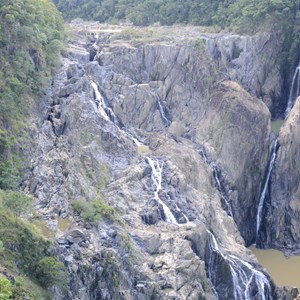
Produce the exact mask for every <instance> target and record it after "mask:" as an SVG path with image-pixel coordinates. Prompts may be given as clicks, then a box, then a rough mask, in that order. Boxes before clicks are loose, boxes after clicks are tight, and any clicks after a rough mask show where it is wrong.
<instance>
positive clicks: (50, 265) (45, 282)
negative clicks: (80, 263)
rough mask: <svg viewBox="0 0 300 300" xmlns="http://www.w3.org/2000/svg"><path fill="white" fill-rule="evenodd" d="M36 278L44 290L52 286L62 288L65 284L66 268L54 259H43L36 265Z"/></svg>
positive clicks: (49, 257)
mask: <svg viewBox="0 0 300 300" xmlns="http://www.w3.org/2000/svg"><path fill="white" fill-rule="evenodd" d="M36 278H37V279H38V281H39V283H40V284H41V285H42V286H43V287H45V288H49V287H52V286H53V285H58V286H60V287H62V288H64V287H65V286H66V284H67V273H66V268H65V266H64V264H63V263H62V262H59V261H57V260H56V259H55V258H54V257H52V256H48V257H44V258H42V259H41V260H40V261H39V262H38V264H37V268H36Z"/></svg>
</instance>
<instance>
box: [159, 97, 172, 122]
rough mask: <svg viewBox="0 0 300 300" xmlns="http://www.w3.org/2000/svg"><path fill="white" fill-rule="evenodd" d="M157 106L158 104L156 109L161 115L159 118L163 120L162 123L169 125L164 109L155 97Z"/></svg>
mask: <svg viewBox="0 0 300 300" xmlns="http://www.w3.org/2000/svg"><path fill="white" fill-rule="evenodd" d="M157 104H158V109H159V112H160V115H161V118H162V119H163V121H164V122H165V124H167V125H170V124H171V121H170V120H169V119H168V118H167V116H166V113H165V110H164V107H163V105H162V103H161V101H160V99H159V97H158V96H157Z"/></svg>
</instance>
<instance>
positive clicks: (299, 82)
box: [285, 65, 300, 117]
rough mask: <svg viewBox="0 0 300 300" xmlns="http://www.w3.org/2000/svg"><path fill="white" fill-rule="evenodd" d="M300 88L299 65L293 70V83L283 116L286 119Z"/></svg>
mask: <svg viewBox="0 0 300 300" xmlns="http://www.w3.org/2000/svg"><path fill="white" fill-rule="evenodd" d="M299 88H300V65H298V67H297V68H296V70H295V73H294V76H293V81H292V85H291V89H290V94H289V99H288V103H287V107H286V110H285V116H286V117H287V116H288V114H289V112H290V111H291V109H292V108H293V106H294V104H295V101H296V99H297V97H298V96H299V92H300V91H299Z"/></svg>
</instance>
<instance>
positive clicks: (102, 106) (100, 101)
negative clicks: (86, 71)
mask: <svg viewBox="0 0 300 300" xmlns="http://www.w3.org/2000/svg"><path fill="white" fill-rule="evenodd" d="M91 85H92V88H93V90H94V93H95V98H96V101H97V102H98V103H97V104H98V111H99V113H100V115H101V116H102V117H103V118H104V119H105V120H106V121H109V120H110V118H109V116H108V115H107V113H106V111H105V103H104V99H103V97H102V95H101V93H100V91H99V89H98V86H97V84H96V83H95V82H94V81H92V80H91Z"/></svg>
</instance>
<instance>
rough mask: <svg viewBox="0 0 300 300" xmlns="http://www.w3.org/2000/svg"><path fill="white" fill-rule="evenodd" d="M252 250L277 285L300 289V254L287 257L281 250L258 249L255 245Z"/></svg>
mask: <svg viewBox="0 0 300 300" xmlns="http://www.w3.org/2000/svg"><path fill="white" fill-rule="evenodd" d="M250 250H251V251H252V252H253V254H254V255H255V256H256V258H257V259H258V261H259V262H260V264H261V265H262V266H263V267H264V268H265V269H266V270H267V272H268V273H269V274H270V276H271V278H272V279H273V281H274V282H275V284H276V285H277V286H280V287H282V286H291V287H297V288H298V289H299V290H300V256H291V257H285V256H284V254H283V253H282V252H281V251H278V250H274V249H257V248H255V246H251V247H250Z"/></svg>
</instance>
